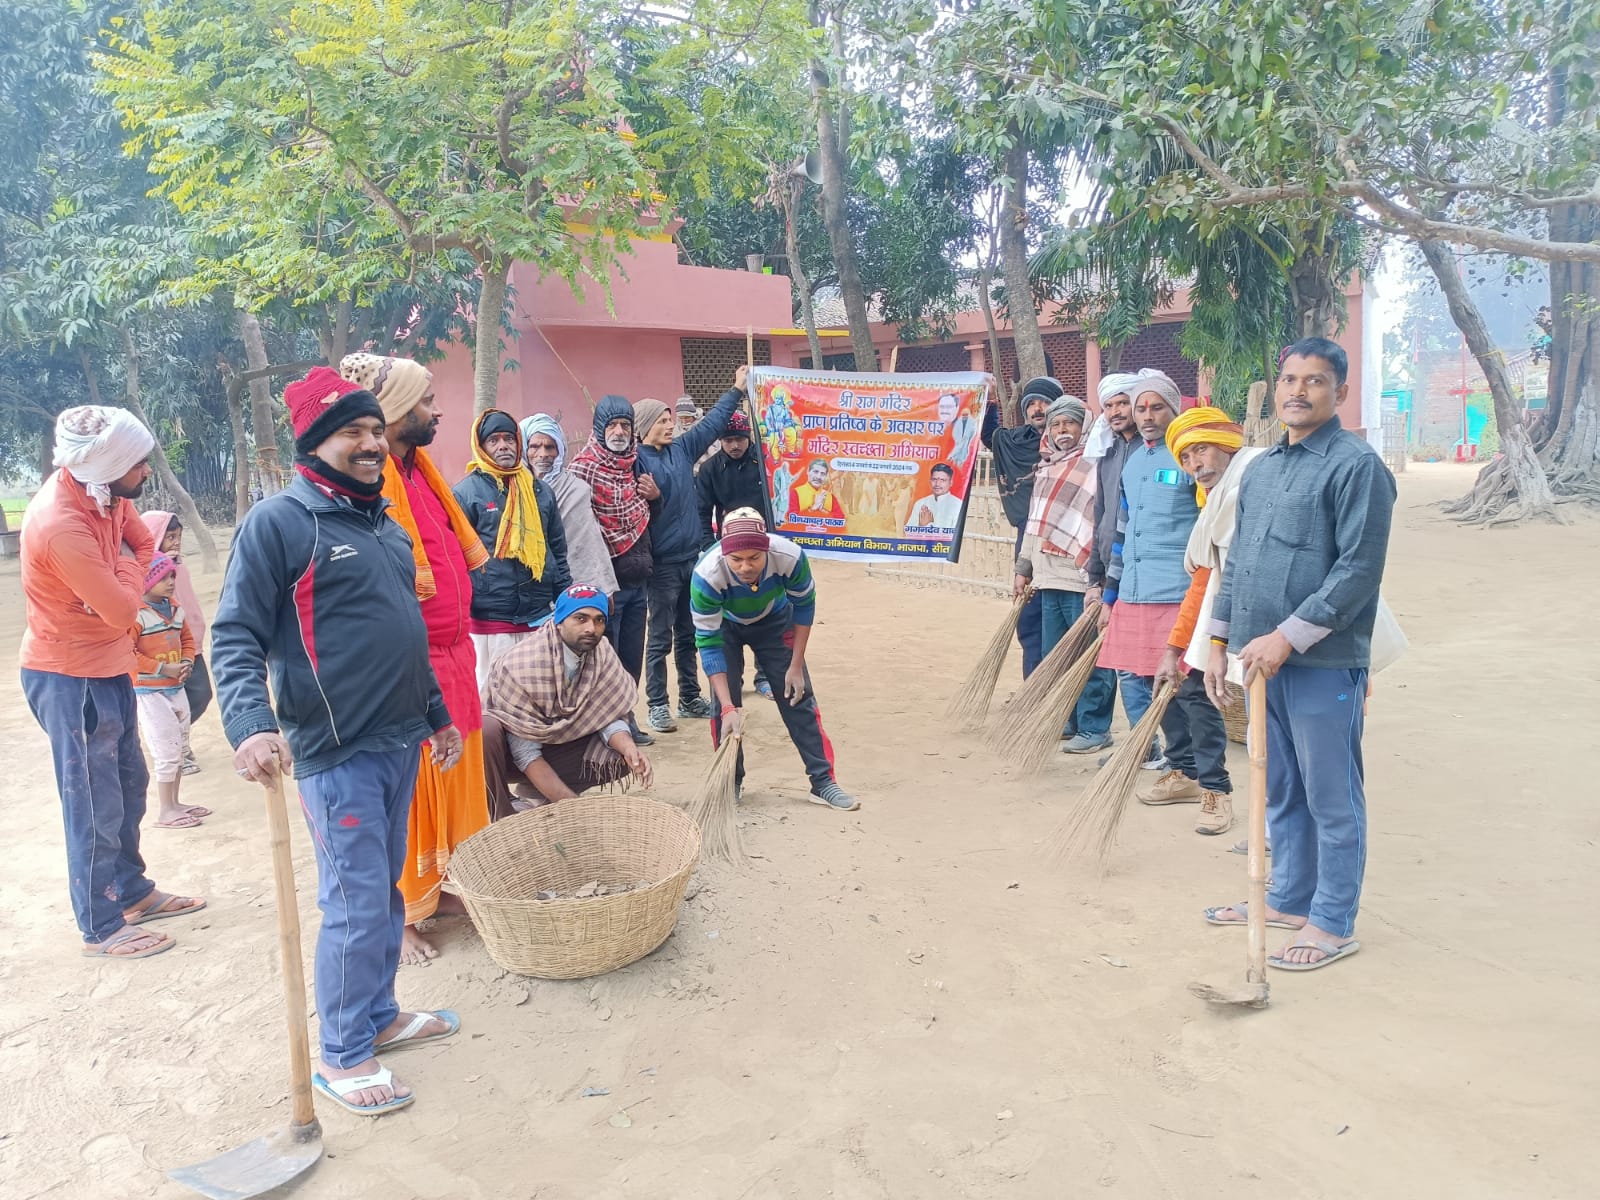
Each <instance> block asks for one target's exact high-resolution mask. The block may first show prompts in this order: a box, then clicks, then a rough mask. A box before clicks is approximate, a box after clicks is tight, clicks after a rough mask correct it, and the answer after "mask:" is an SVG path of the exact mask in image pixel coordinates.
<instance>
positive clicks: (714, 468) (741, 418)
mask: <svg viewBox="0 0 1600 1200" xmlns="http://www.w3.org/2000/svg"><path fill="white" fill-rule="evenodd" d="M750 446H751V441H750V418H749V417H747V416H745V415H744V413H742V412H736V413H734V414H733V416H731V417H729V418H728V427H727V429H725V430H723V432H722V441H721V443H720V449H718V450H717V451H715V452H714V453H713V454H712V455H711V456H710V457H709V458H706V459H703V460H701V464H700V467H699V468H698V469H697V471H696V472H695V477H694V490H695V495H696V496H697V497H698V499H699V505H700V553H701V555H702V557H703V556H704V554H705V552H706V551H707V550H709V549H711V547H712V546H714V545H716V544H717V537H718V531H720V530H721V528H722V526H723V524H724V523H725V522H726V521H727V519H728V514H729V513H731V512H735V511H737V510H738V509H741V508H750V509H754V510H755V511H756V512H758V513H762V514H765V513H766V512H768V511H769V510H770V507H771V506H770V505H769V504H768V503H767V488H766V481H765V480H763V479H762V478H761V460H760V458H759V457H758V456H757V455H754V454H751V453H750ZM755 689H756V693H757V694H758V695H760V696H764V697H765V698H766V699H768V700H771V699H772V684H771V683H769V682H768V681H767V676H766V672H764V671H763V670H762V669H761V664H760V663H757V664H756V675H755Z"/></svg>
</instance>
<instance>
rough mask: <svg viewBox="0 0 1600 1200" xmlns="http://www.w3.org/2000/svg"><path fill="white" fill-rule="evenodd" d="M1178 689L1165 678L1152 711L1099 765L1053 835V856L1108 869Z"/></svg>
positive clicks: (1146, 714)
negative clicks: (1076, 858) (1080, 859)
mask: <svg viewBox="0 0 1600 1200" xmlns="http://www.w3.org/2000/svg"><path fill="white" fill-rule="evenodd" d="M1176 694H1177V693H1176V692H1175V691H1174V689H1173V687H1172V684H1171V683H1170V682H1168V681H1167V680H1162V681H1161V686H1160V687H1159V688H1157V689H1156V694H1155V698H1154V699H1153V700H1152V701H1151V702H1150V708H1149V711H1147V712H1146V713H1145V714H1144V716H1143V717H1141V718H1140V719H1139V723H1138V724H1137V725H1135V726H1134V728H1133V732H1132V733H1130V734H1129V735H1128V738H1127V740H1126V741H1124V742H1123V743H1122V745H1121V746H1119V747H1118V748H1117V750H1116V752H1115V753H1114V754H1112V756H1111V761H1110V762H1108V763H1107V764H1106V765H1105V766H1103V767H1101V768H1100V773H1099V774H1098V775H1096V776H1095V777H1094V782H1093V783H1092V784H1090V785H1089V790H1088V791H1086V792H1085V793H1084V794H1083V796H1082V797H1081V798H1080V799H1079V801H1078V803H1077V804H1076V805H1075V806H1074V807H1073V809H1072V811H1071V812H1069V813H1068V814H1067V816H1066V819H1065V820H1063V821H1062V822H1061V824H1060V825H1058V826H1056V829H1055V832H1053V833H1052V834H1051V835H1050V840H1049V843H1048V844H1049V849H1050V857H1051V858H1053V859H1056V860H1060V859H1063V858H1066V857H1068V856H1073V855H1076V856H1081V857H1084V858H1087V859H1089V860H1090V861H1091V862H1093V863H1094V864H1095V866H1096V867H1097V868H1098V869H1099V871H1100V872H1101V874H1104V873H1105V869H1106V865H1107V863H1108V861H1109V860H1110V857H1111V849H1112V847H1113V846H1114V845H1116V841H1117V829H1118V827H1119V826H1120V825H1121V824H1122V814H1123V812H1124V811H1126V809H1127V807H1128V797H1129V795H1131V794H1132V792H1133V786H1134V784H1135V783H1137V782H1138V779H1139V770H1140V768H1141V767H1142V766H1143V765H1144V759H1145V755H1146V754H1148V753H1149V752H1150V743H1151V742H1153V741H1155V737H1156V730H1157V729H1159V728H1160V727H1161V718H1162V717H1163V716H1164V715H1165V714H1166V711H1167V705H1169V704H1171V703H1172V698H1173V696H1174V695H1176Z"/></svg>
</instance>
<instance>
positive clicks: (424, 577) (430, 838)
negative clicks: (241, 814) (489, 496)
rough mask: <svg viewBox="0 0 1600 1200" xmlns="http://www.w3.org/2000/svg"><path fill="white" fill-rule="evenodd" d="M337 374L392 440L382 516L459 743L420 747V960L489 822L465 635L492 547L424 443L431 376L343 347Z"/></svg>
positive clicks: (411, 912)
mask: <svg viewBox="0 0 1600 1200" xmlns="http://www.w3.org/2000/svg"><path fill="white" fill-rule="evenodd" d="M339 373H340V374H341V375H343V376H344V377H345V378H346V379H349V380H352V381H353V382H355V383H357V384H358V385H360V386H361V387H364V388H366V389H367V390H369V391H370V392H371V393H372V394H373V395H374V396H376V397H377V400H378V404H379V405H380V406H381V407H382V409H383V418H384V421H385V426H384V436H385V438H386V439H387V440H388V443H389V461H388V463H387V464H386V466H385V468H384V472H383V497H384V499H386V500H387V501H388V502H389V507H388V510H387V511H388V515H389V517H390V518H391V519H392V520H394V521H397V522H398V523H399V525H400V527H401V528H402V529H404V530H405V531H406V534H407V535H408V536H409V537H410V539H411V555H412V559H413V562H414V564H415V567H416V581H415V583H416V596H417V601H418V603H419V604H420V605H421V608H422V621H423V624H424V625H425V626H426V627H427V630H428V660H429V662H430V663H432V665H433V673H434V675H435V676H436V677H437V678H438V681H439V690H440V691H441V692H442V693H443V695H444V702H445V705H446V706H447V707H448V708H449V710H450V714H451V716H452V717H453V718H454V719H455V726H456V728H457V729H458V730H460V731H461V737H462V739H463V743H464V746H465V749H464V751H463V753H462V756H461V759H462V761H461V766H460V767H459V768H458V769H456V770H454V771H451V772H450V773H449V774H445V773H443V772H442V771H441V770H440V769H439V768H438V766H437V765H435V764H434V762H433V761H432V759H431V758H430V757H429V756H428V755H427V754H426V752H425V751H422V752H419V765H418V770H417V789H416V797H415V799H414V801H413V802H412V805H411V817H410V834H409V842H408V846H407V850H406V870H405V873H404V874H403V875H401V877H400V892H401V894H402V895H403V896H404V897H405V901H406V932H405V943H404V945H403V946H402V947H401V952H400V961H401V962H404V963H411V964H423V963H426V962H427V961H428V960H429V959H431V958H435V957H437V955H438V951H437V950H436V949H434V947H433V945H432V944H431V943H430V942H429V941H428V940H427V939H426V938H424V937H423V936H422V934H421V933H420V932H419V931H418V929H417V923H418V922H420V921H424V920H426V919H427V918H429V917H431V916H434V915H435V914H436V913H443V914H447V915H455V914H461V913H464V912H465V911H466V909H465V906H464V905H463V904H462V903H461V901H460V900H459V899H458V898H457V897H455V896H452V895H447V894H446V893H445V892H444V891H443V887H442V885H443V882H444V870H445V867H446V866H447V865H448V864H449V862H450V856H451V854H453V853H454V852H455V848H456V847H457V846H459V845H460V844H461V843H462V842H464V841H465V840H466V839H467V838H469V837H471V836H472V835H473V834H475V833H477V832H478V830H480V829H482V828H483V827H484V826H485V825H487V824H488V823H489V808H488V801H487V799H486V793H485V790H484V780H483V745H482V729H483V708H482V703H481V701H480V699H479V694H478V656H477V653H476V651H475V650H474V649H473V645H472V638H471V628H472V572H474V571H477V570H479V569H480V568H482V567H484V566H485V565H487V563H488V562H489V553H488V551H487V550H486V549H485V548H484V545H483V541H482V539H481V538H479V536H478V531H477V529H476V528H475V527H474V526H473V523H472V521H471V519H470V518H469V517H468V516H467V514H466V513H464V512H463V511H462V510H461V505H460V504H458V503H457V502H456V498H455V495H454V493H452V492H451V490H450V485H449V484H448V483H446V482H445V479H444V476H443V475H441V474H440V473H439V468H438V467H436V466H435V465H434V463H433V459H432V458H431V457H430V456H429V455H428V452H427V450H426V449H425V447H427V446H428V445H429V444H430V443H432V441H433V438H434V434H435V433H436V432H437V430H438V427H439V414H438V412H437V411H436V409H435V406H434V395H433V374H432V373H431V372H430V371H429V370H428V369H427V368H426V367H424V366H422V364H421V363H417V362H413V361H412V360H411V359H409V358H386V357H382V356H379V355H375V354H347V355H346V356H345V357H344V359H343V360H341V361H340V363H339ZM525 545H526V543H525ZM529 549H530V553H531V547H529Z"/></svg>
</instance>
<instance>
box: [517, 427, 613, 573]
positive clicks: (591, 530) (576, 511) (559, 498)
mask: <svg viewBox="0 0 1600 1200" xmlns="http://www.w3.org/2000/svg"><path fill="white" fill-rule="evenodd" d="M522 442H523V445H524V446H526V447H527V454H528V466H529V467H530V468H532V470H533V473H534V476H535V477H536V478H538V480H539V481H540V482H541V483H543V484H545V485H546V486H547V487H548V488H549V489H550V490H551V491H552V492H554V493H555V495H556V507H557V508H558V509H559V510H560V512H561V524H562V527H563V528H564V529H565V530H566V532H567V568H568V570H569V571H570V572H571V574H572V582H573V583H574V584H588V585H589V586H590V587H597V588H599V589H600V590H601V591H603V592H604V593H605V594H606V595H607V596H614V595H616V594H617V573H616V572H615V571H614V570H612V567H611V552H610V551H609V550H607V549H606V539H605V535H604V534H602V533H601V532H600V523H599V522H598V521H596V520H595V516H594V493H593V491H592V490H590V487H589V485H588V484H587V483H585V482H584V481H583V480H581V479H579V478H578V477H577V476H576V475H574V474H573V473H572V472H571V471H568V470H567V469H566V465H567V435H566V434H565V433H564V432H563V431H562V428H561V422H560V421H557V420H556V419H555V418H554V417H552V416H551V415H550V414H549V413H534V414H533V416H531V417H524V418H523V419H522Z"/></svg>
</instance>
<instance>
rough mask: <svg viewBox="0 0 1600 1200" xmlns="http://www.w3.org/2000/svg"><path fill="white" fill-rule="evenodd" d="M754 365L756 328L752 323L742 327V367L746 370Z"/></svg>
mask: <svg viewBox="0 0 1600 1200" xmlns="http://www.w3.org/2000/svg"><path fill="white" fill-rule="evenodd" d="M755 365H756V329H755V326H754V325H746V326H745V327H744V367H745V370H746V371H748V370H750V369H751V368H753V367H754V366H755Z"/></svg>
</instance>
